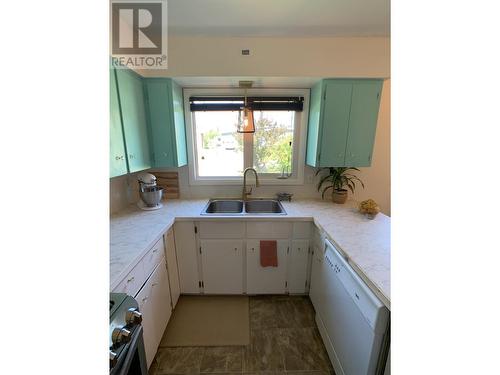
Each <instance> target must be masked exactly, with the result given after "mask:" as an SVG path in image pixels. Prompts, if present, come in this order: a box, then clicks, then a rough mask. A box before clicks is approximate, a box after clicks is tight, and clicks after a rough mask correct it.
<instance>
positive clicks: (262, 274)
mask: <svg viewBox="0 0 500 375" xmlns="http://www.w3.org/2000/svg"><path fill="white" fill-rule="evenodd" d="M266 240H268V239H267V238H266ZM270 240H272V238H271V239H270ZM276 241H277V250H278V251H277V253H278V267H262V266H261V265H260V241H259V240H253V239H249V240H247V293H248V294H283V293H285V292H286V274H287V272H286V269H287V252H288V249H289V247H290V241H289V240H276Z"/></svg>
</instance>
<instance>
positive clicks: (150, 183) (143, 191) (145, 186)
mask: <svg viewBox="0 0 500 375" xmlns="http://www.w3.org/2000/svg"><path fill="white" fill-rule="evenodd" d="M137 179H138V181H139V195H140V197H141V200H140V201H139V202H137V206H138V207H139V208H141V209H143V210H157V209H159V208H161V207H162V206H163V205H162V204H161V203H160V202H161V198H162V196H163V188H162V187H160V186H157V185H156V177H155V176H154V175H152V174H151V173H141V174H140V175H139V176H137Z"/></svg>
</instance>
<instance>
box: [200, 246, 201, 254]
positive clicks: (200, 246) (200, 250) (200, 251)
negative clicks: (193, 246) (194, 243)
mask: <svg viewBox="0 0 500 375" xmlns="http://www.w3.org/2000/svg"><path fill="white" fill-rule="evenodd" d="M200 254H201V246H200Z"/></svg>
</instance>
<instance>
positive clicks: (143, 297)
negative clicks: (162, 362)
mask: <svg viewBox="0 0 500 375" xmlns="http://www.w3.org/2000/svg"><path fill="white" fill-rule="evenodd" d="M135 299H136V301H137V303H138V304H139V311H140V312H141V314H142V323H141V324H142V328H143V338H144V351H145V352H146V362H147V364H148V368H149V366H150V365H151V363H152V362H153V359H154V357H155V354H156V349H157V347H156V340H157V339H156V332H155V324H154V317H153V305H152V303H151V300H152V298H151V282H150V281H149V280H148V281H147V282H146V284H144V286H143V287H142V289H141V290H140V291H139V293H138V294H137V296H136V297H135Z"/></svg>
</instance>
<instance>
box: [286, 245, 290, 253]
mask: <svg viewBox="0 0 500 375" xmlns="http://www.w3.org/2000/svg"><path fill="white" fill-rule="evenodd" d="M286 253H287V254H289V253H290V246H289V247H287V248H286Z"/></svg>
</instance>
